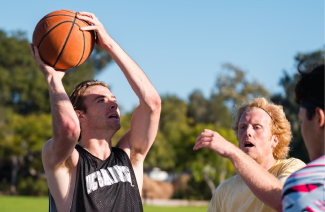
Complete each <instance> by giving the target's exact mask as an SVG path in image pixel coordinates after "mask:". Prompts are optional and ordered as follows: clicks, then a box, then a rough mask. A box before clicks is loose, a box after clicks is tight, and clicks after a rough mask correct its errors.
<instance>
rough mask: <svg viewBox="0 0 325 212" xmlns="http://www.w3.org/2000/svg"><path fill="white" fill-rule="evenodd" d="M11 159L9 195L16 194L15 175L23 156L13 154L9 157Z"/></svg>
mask: <svg viewBox="0 0 325 212" xmlns="http://www.w3.org/2000/svg"><path fill="white" fill-rule="evenodd" d="M10 160H11V164H12V167H11V183H10V184H11V185H10V195H16V194H17V191H16V181H17V175H18V171H19V168H20V166H21V164H22V162H23V157H22V156H17V155H13V156H11V157H10Z"/></svg>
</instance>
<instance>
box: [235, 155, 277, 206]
mask: <svg viewBox="0 0 325 212" xmlns="http://www.w3.org/2000/svg"><path fill="white" fill-rule="evenodd" d="M229 159H230V161H231V162H232V164H233V166H234V168H235V169H236V171H237V173H238V174H239V175H240V176H241V178H242V179H243V180H244V182H245V183H246V185H247V186H248V187H249V188H250V190H251V191H252V192H253V193H254V195H255V196H256V197H257V198H259V199H260V200H261V201H262V202H264V203H265V204H266V205H268V206H270V207H272V208H273V209H275V210H277V211H282V207H281V191H282V188H283V185H282V183H281V182H280V181H279V180H278V179H277V178H276V177H275V176H273V175H272V174H270V173H269V172H268V171H267V170H265V169H264V168H263V167H262V166H260V165H259V164H258V163H257V162H256V161H254V160H253V159H252V158H251V157H249V156H248V155H247V154H245V153H244V152H243V151H241V150H240V149H237V150H236V151H235V152H234V153H233V154H231V156H230V157H229Z"/></svg>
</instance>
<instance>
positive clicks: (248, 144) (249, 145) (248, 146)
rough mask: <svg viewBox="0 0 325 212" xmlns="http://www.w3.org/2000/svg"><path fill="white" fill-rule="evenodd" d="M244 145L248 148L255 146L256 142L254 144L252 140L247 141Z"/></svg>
mask: <svg viewBox="0 0 325 212" xmlns="http://www.w3.org/2000/svg"><path fill="white" fill-rule="evenodd" d="M244 147H247V148H250V147H254V144H252V143H251V142H250V141H245V143H244Z"/></svg>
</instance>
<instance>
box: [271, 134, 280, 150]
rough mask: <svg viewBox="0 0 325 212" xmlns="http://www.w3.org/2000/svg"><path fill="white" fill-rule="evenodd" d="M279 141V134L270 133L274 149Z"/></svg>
mask: <svg viewBox="0 0 325 212" xmlns="http://www.w3.org/2000/svg"><path fill="white" fill-rule="evenodd" d="M278 143H279V135H272V148H273V149H274V148H275V147H276V146H277V145H278Z"/></svg>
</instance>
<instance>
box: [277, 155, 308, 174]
mask: <svg viewBox="0 0 325 212" xmlns="http://www.w3.org/2000/svg"><path fill="white" fill-rule="evenodd" d="M305 166H306V164H305V163H304V162H303V161H302V160H300V159H298V158H288V159H282V160H280V162H279V163H278V165H277V167H278V169H279V171H280V172H282V171H284V170H286V169H290V168H297V169H301V168H303V167H305Z"/></svg>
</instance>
